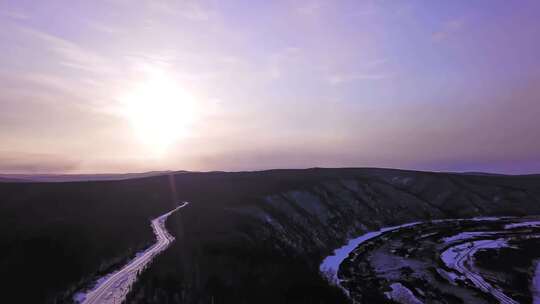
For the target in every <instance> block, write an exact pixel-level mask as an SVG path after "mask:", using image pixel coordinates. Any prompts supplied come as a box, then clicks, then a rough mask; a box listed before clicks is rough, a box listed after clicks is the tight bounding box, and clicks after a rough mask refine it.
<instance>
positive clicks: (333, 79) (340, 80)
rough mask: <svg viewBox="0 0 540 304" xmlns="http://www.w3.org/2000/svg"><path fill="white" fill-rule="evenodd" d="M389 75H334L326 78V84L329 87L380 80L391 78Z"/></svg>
mask: <svg viewBox="0 0 540 304" xmlns="http://www.w3.org/2000/svg"><path fill="white" fill-rule="evenodd" d="M391 76H392V75H391V74H379V73H366V74H360V73H352V74H334V75H330V76H328V78H327V79H328V82H329V83H330V84H331V85H340V84H344V83H348V82H352V81H357V80H382V79H386V78H389V77H391Z"/></svg>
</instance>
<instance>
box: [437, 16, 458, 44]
mask: <svg viewBox="0 0 540 304" xmlns="http://www.w3.org/2000/svg"><path fill="white" fill-rule="evenodd" d="M464 25H465V20H464V19H461V18H459V19H453V20H449V21H447V22H445V23H443V25H442V29H441V30H439V31H437V32H435V33H433V36H432V37H433V40H434V41H436V42H440V41H444V40H446V39H448V38H449V37H451V36H452V35H454V34H456V33H458V32H459V31H461V30H462V29H463V27H464Z"/></svg>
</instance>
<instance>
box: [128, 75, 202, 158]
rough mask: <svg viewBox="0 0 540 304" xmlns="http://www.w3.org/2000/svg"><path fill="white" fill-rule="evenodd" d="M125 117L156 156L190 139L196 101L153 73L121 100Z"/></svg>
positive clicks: (170, 81)
mask: <svg viewBox="0 0 540 304" xmlns="http://www.w3.org/2000/svg"><path fill="white" fill-rule="evenodd" d="M122 104H123V105H122V110H121V111H122V114H123V115H124V116H125V117H126V118H127V119H128V120H129V121H130V123H131V125H132V127H133V130H134V131H135V133H136V136H137V137H138V138H139V139H140V140H141V141H142V142H143V143H144V144H146V145H147V146H148V147H149V148H150V150H151V151H153V152H154V153H156V154H157V155H161V154H163V153H164V152H166V150H167V148H168V147H169V146H170V145H171V144H173V143H174V142H175V141H177V140H178V139H180V138H182V137H185V136H187V135H189V134H188V133H189V132H190V127H191V124H192V123H193V121H194V120H195V104H194V102H193V98H192V97H191V96H190V95H189V94H188V93H187V92H185V91H184V90H183V89H182V88H181V87H180V86H178V85H177V84H176V83H175V82H174V81H173V79H172V78H171V77H168V76H167V75H166V74H164V73H153V74H152V75H151V76H150V77H148V79H147V80H146V81H144V82H142V83H140V84H139V85H137V86H135V88H134V89H133V90H131V91H130V92H129V93H128V94H127V96H125V97H124V98H122Z"/></svg>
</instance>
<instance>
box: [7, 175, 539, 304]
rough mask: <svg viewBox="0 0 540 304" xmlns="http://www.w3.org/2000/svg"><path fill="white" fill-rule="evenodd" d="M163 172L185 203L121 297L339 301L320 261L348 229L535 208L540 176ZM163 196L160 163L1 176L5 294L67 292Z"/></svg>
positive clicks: (100, 264)
mask: <svg viewBox="0 0 540 304" xmlns="http://www.w3.org/2000/svg"><path fill="white" fill-rule="evenodd" d="M175 180H176V188H177V192H178V200H181V201H189V202H191V204H190V205H189V206H188V207H186V208H184V209H182V210H181V211H180V212H178V213H175V214H173V215H172V216H171V217H170V218H169V221H168V222H167V226H168V228H169V230H170V231H171V233H172V234H173V235H175V236H176V238H177V241H176V242H175V243H173V245H172V247H170V248H169V249H168V250H167V251H165V252H164V253H163V254H162V255H160V256H159V257H157V258H156V260H155V262H154V263H153V265H152V266H151V267H150V268H149V269H148V270H147V271H145V272H144V273H143V274H142V276H141V280H140V281H139V282H138V283H137V284H136V286H135V287H134V289H133V291H132V293H131V294H130V296H129V301H128V302H129V303H212V301H214V303H340V302H344V301H346V300H345V298H344V297H343V295H342V294H341V293H340V291H339V290H337V289H336V288H334V287H330V286H329V285H328V284H327V283H326V282H325V281H324V279H323V278H322V277H321V276H320V274H319V269H318V266H319V263H320V262H321V260H322V258H323V257H324V256H325V255H328V254H329V253H331V251H332V250H333V249H334V248H336V247H338V246H339V245H341V244H343V243H344V242H345V240H346V239H347V238H349V237H352V236H354V235H358V234H360V233H363V232H365V231H366V230H371V229H375V228H378V227H380V226H386V225H390V224H398V223H404V222H410V221H415V220H419V219H429V218H444V217H473V216H480V215H529V214H540V177H539V176H500V175H493V176H492V175H486V176H483V175H466V174H446V173H430V172H417V171H403V170H392V169H352V168H344V169H319V168H315V169H307V170H269V171H261V172H236V173H226V172H208V173H179V174H176V175H175ZM172 206H173V199H172V197H171V189H170V186H169V181H168V178H167V177H166V176H162V177H151V178H145V179H133V180H124V181H102V182H79V183H20V184H17V183H3V184H0V225H1V228H2V229H1V230H0V237H1V241H2V244H3V245H5V247H4V248H6V250H2V252H1V255H0V269H2V274H3V277H10V278H12V279H10V280H9V285H8V286H6V287H7V289H6V290H11V291H12V292H11V293H9V294H7V298H8V299H10V300H11V299H19V300H20V299H24V300H26V302H28V303H40V302H47V300H48V302H52V301H53V300H54V299H55V298H56V299H66V298H69V297H66V296H68V295H70V293H72V292H73V291H74V290H75V288H77V287H80V286H81V285H82V284H84V283H88V282H91V281H92V275H95V274H97V273H98V272H99V271H105V272H106V271H107V270H109V269H107V268H110V267H111V266H113V265H114V263H118V262H121V261H122V260H124V259H126V258H127V257H129V256H130V255H132V254H133V253H134V252H135V251H137V250H139V249H141V248H142V247H144V246H145V245H147V244H149V243H150V242H152V240H153V236H152V232H151V229H150V226H149V222H150V221H149V219H150V218H152V217H155V216H156V215H158V214H160V213H163V212H165V211H166V210H169V209H171V208H172ZM28 290H32V291H33V292H32V293H29V292H26V291H28ZM23 302H24V301H23Z"/></svg>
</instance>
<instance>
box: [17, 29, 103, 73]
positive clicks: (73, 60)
mask: <svg viewBox="0 0 540 304" xmlns="http://www.w3.org/2000/svg"><path fill="white" fill-rule="evenodd" d="M18 30H19V31H20V32H21V33H22V34H24V35H26V36H27V37H29V38H30V39H31V40H34V42H36V43H35V44H36V45H44V46H45V48H47V49H49V50H50V51H52V52H54V53H56V55H57V56H58V57H59V58H58V59H59V63H60V64H62V65H64V66H67V67H71V68H74V69H81V70H85V71H88V72H95V73H104V72H109V71H110V69H109V68H108V66H109V65H108V64H107V60H105V59H104V57H102V56H100V55H98V54H96V53H95V52H93V51H91V50H88V49H86V48H84V47H81V46H79V45H78V44H76V43H74V42H71V41H68V40H65V39H62V38H60V37H57V36H54V35H51V34H48V33H45V32H41V31H38V30H35V29H32V28H26V27H19V28H18Z"/></svg>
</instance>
